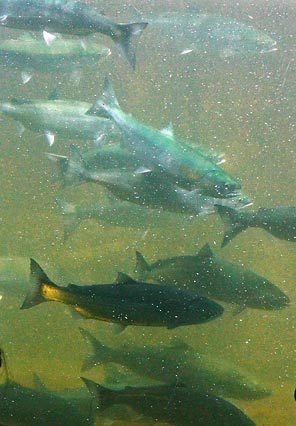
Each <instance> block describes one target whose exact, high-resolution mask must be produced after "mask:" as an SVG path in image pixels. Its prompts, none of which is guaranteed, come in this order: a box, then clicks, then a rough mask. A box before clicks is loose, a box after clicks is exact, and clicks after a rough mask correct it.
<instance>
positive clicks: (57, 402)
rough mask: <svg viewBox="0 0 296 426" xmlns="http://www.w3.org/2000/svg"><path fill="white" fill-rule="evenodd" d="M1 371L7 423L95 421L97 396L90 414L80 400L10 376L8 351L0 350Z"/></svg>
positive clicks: (77, 425) (77, 424)
mask: <svg viewBox="0 0 296 426" xmlns="http://www.w3.org/2000/svg"><path fill="white" fill-rule="evenodd" d="M0 358H1V359H0V372H1V373H2V374H3V375H4V377H5V380H4V383H3V384H1V385H0V423H1V425H5V426H33V425H34V426H35V425H36V426H53V425H55V426H87V425H90V426H91V425H94V415H95V409H96V400H95V397H94V395H92V398H89V403H88V407H89V409H88V417H87V415H85V413H84V412H81V411H80V409H79V408H78V407H77V405H76V404H75V402H76V401H74V402H73V401H72V400H71V399H65V398H62V397H60V396H59V395H58V394H57V393H56V392H51V391H49V390H48V389H46V388H45V387H44V386H42V387H39V389H33V388H29V387H25V386H23V385H21V384H19V383H16V382H14V381H12V380H11V379H10V378H9V377H8V370H7V364H6V359H5V356H4V352H3V351H2V350H0ZM83 411H84V410H83Z"/></svg>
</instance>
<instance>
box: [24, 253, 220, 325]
mask: <svg viewBox="0 0 296 426" xmlns="http://www.w3.org/2000/svg"><path fill="white" fill-rule="evenodd" d="M31 277H32V281H33V283H34V285H35V289H34V291H33V293H31V294H28V295H27V298H26V300H25V301H24V303H23V305H22V307H21V309H27V308H31V307H32V306H35V305H38V304H39V303H42V302H47V301H56V302H62V303H65V304H67V305H69V306H70V307H72V308H73V309H74V310H75V311H76V312H78V313H79V314H80V315H81V316H83V317H85V318H92V319H97V320H101V321H106V322H114V323H118V324H120V325H121V326H122V327H126V326H128V325H142V326H159V327H161V326H162V327H167V328H169V329H172V328H176V327H179V326H181V325H191V324H199V323H204V322H207V321H210V320H213V319H215V318H217V317H218V316H220V315H222V313H223V308H222V307H221V306H220V305H218V304H217V303H215V302H212V301H211V300H208V299H206V298H204V297H199V296H197V295H194V294H191V293H189V292H185V291H180V290H175V289H172V288H169V287H167V286H161V285H157V284H145V283H142V282H137V281H134V280H133V279H132V278H130V277H129V276H127V275H125V274H122V273H119V274H118V280H117V284H109V285H104V284H98V285H84V286H78V285H74V284H69V285H68V286H67V287H59V286H57V285H56V284H54V283H53V282H52V281H51V280H50V279H49V278H48V277H47V276H46V274H45V273H44V272H43V270H42V269H41V268H40V266H39V265H38V264H37V263H36V262H35V261H34V260H32V259H31Z"/></svg>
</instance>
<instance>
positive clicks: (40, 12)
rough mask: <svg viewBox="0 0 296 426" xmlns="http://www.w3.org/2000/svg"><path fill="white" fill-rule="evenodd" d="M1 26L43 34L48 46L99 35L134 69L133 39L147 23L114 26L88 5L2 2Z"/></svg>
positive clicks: (58, 0)
mask: <svg viewBox="0 0 296 426" xmlns="http://www.w3.org/2000/svg"><path fill="white" fill-rule="evenodd" d="M0 25H3V26H6V27H11V28H16V29H22V30H28V31H43V36H44V39H45V41H46V43H47V44H50V43H52V41H53V40H54V38H55V37H54V36H53V35H52V34H50V33H48V31H53V32H57V33H61V34H72V35H82V36H85V35H89V34H94V33H101V34H104V35H106V36H108V37H110V38H111V39H112V40H113V41H114V42H115V44H116V46H117V47H118V48H119V50H120V52H121V53H122V54H123V55H124V56H125V57H126V59H127V60H128V61H129V62H130V64H131V65H132V67H133V68H135V65H136V56H135V47H134V42H135V39H137V38H139V36H140V35H141V34H142V32H143V30H144V29H145V28H146V26H147V23H146V22H141V23H132V24H116V23H115V22H113V21H112V20H111V19H109V18H107V17H106V16H104V15H102V14H100V13H98V12H97V11H96V9H94V8H93V7H92V6H91V5H89V4H86V3H83V2H80V1H73V0H43V1H40V0H1V1H0Z"/></svg>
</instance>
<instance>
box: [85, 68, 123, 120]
mask: <svg viewBox="0 0 296 426" xmlns="http://www.w3.org/2000/svg"><path fill="white" fill-rule="evenodd" d="M114 107H115V108H120V107H119V103H118V100H117V97H116V94H115V91H114V89H113V86H112V83H111V80H110V79H109V78H108V77H106V78H105V81H104V88H103V93H102V95H101V97H100V98H99V99H98V100H97V101H96V102H95V103H94V104H93V106H92V107H91V108H90V109H89V110H88V111H87V112H86V114H87V115H96V116H98V117H103V118H112V116H111V113H110V110H111V109H112V108H114Z"/></svg>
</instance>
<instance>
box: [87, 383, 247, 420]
mask: <svg viewBox="0 0 296 426" xmlns="http://www.w3.org/2000/svg"><path fill="white" fill-rule="evenodd" d="M81 379H82V380H83V381H84V383H85V385H86V386H87V387H88V388H89V389H90V391H91V392H92V393H95V394H96V395H97V404H98V412H99V413H100V412H102V413H103V412H104V411H105V410H106V409H107V408H108V407H112V406H113V405H117V404H119V405H127V406H128V407H130V408H131V409H132V410H133V411H134V412H135V418H136V417H137V415H138V416H139V415H144V416H145V417H149V418H152V419H154V420H155V421H156V422H164V423H168V424H173V425H176V426H189V425H192V426H196V425H199V426H238V425H241V426H252V425H253V426H255V423H254V422H253V421H252V420H251V419H250V418H249V417H248V416H247V415H246V414H244V413H243V411H241V410H240V409H239V408H237V407H236V406H235V405H234V404H231V403H230V402H228V401H226V400H225V399H222V398H220V397H217V396H213V395H206V394H202V393H198V392H196V391H195V390H194V389H192V388H188V387H185V386H176V385H160V386H133V387H131V386H126V387H123V388H121V389H110V388H106V387H105V386H102V385H100V384H97V383H95V382H93V381H92V380H89V379H86V378H84V377H82V378H81Z"/></svg>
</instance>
